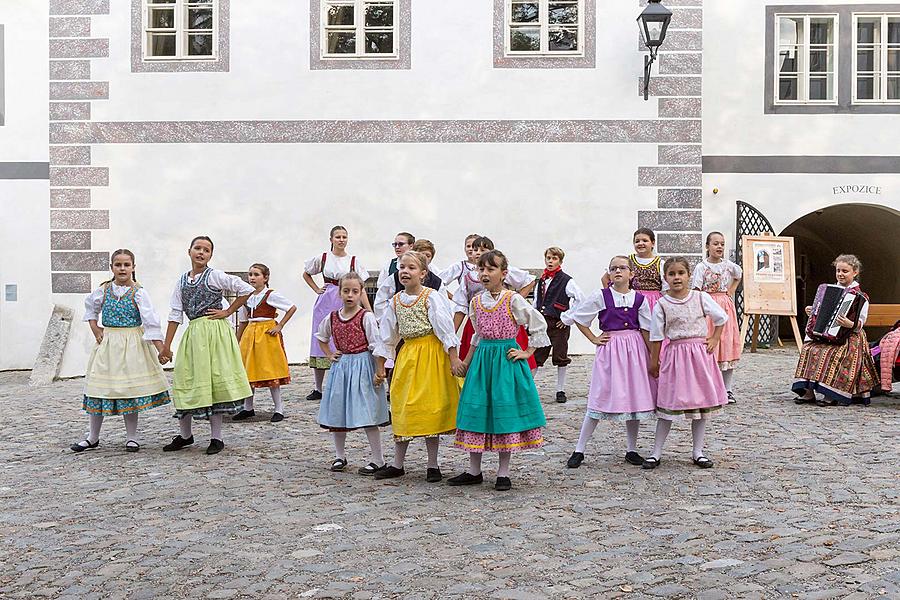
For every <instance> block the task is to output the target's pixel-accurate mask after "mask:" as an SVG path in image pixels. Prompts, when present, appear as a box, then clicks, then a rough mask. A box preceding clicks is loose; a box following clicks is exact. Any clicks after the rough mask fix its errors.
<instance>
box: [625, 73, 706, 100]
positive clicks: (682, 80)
mask: <svg viewBox="0 0 900 600" xmlns="http://www.w3.org/2000/svg"><path fill="white" fill-rule="evenodd" d="M701 82H702V78H700V77H665V76H664V77H651V79H650V95H651V96H700V94H701V88H702V83H701ZM637 91H638V95H639V96H643V95H644V78H643V77H640V78H638V90H637Z"/></svg>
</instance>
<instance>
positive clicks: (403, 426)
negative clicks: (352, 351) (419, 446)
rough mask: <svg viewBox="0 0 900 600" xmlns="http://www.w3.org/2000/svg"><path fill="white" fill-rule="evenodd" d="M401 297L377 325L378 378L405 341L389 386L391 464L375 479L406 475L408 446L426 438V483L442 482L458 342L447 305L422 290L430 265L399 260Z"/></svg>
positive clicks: (411, 258)
mask: <svg viewBox="0 0 900 600" xmlns="http://www.w3.org/2000/svg"><path fill="white" fill-rule="evenodd" d="M399 267H400V282H401V283H402V284H403V291H402V292H399V293H398V294H397V295H396V296H394V298H393V299H392V300H391V303H390V305H389V306H388V309H387V311H385V313H384V318H382V320H381V329H380V331H381V339H382V341H383V342H384V346H383V348H376V350H375V356H376V358H377V361H376V373H377V374H378V377H379V381H383V380H384V378H385V372H384V363H385V360H387V359H390V358H394V354H395V348H396V347H397V343H398V342H399V341H400V340H401V339H403V352H401V353H400V354H399V356H398V357H397V358H396V362H395V364H394V377H393V379H392V381H391V426H392V427H393V430H394V464H393V465H391V466H388V467H386V468H384V469H382V470H380V471H378V472H377V473H375V479H390V478H394V477H400V476H402V475H404V474H405V471H404V469H403V463H404V460H405V459H406V451H407V449H408V448H409V442H410V441H411V440H412V439H413V438H417V437H424V438H425V447H426V449H427V451H428V470H427V473H426V481H428V482H432V483H433V482H436V481H440V480H441V470H440V468H439V467H438V462H437V455H438V445H439V443H440V435H441V434H443V433H453V431H454V430H455V429H456V406H457V404H458V402H459V380H458V379H456V377H454V375H457V376H460V377H461V376H462V375H463V373H464V367H463V364H462V362H461V361H460V360H459V356H458V354H457V348H458V346H459V338H457V337H456V330H455V329H454V328H453V314H452V312H451V308H450V302H449V301H448V300H447V298H446V297H445V296H443V295H442V294H440V293H439V292H435V291H434V290H432V289H431V288H426V287H424V286H423V285H422V282H423V281H424V280H425V273H426V272H427V271H428V265H427V263H426V261H425V257H424V256H422V255H421V254H419V253H418V252H407V253H406V254H404V255H403V256H401V257H400V263H399Z"/></svg>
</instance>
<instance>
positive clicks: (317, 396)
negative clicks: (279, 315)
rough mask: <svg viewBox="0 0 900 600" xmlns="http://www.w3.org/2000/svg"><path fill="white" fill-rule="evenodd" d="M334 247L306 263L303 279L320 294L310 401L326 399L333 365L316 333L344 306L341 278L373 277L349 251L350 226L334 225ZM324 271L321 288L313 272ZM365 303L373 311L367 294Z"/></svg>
mask: <svg viewBox="0 0 900 600" xmlns="http://www.w3.org/2000/svg"><path fill="white" fill-rule="evenodd" d="M329 236H330V238H331V250H329V251H328V252H323V253H322V254H320V255H318V256H314V257H312V258H311V259H309V260H308V261H306V264H305V266H304V269H305V270H304V272H303V280H304V281H305V282H306V284H307V285H308V286H309V287H310V288H311V289H312V291H314V292H315V293H316V294H318V296H319V297H318V298H316V303H315V305H314V306H313V317H312V339H311V341H310V345H309V366H310V368H312V369H313V372H314V373H315V378H316V387H315V389H314V390H313V391H312V392H311V393H310V394H309V395H308V396H307V397H306V399H307V400H321V399H322V382H324V381H325V372H326V371H327V370H328V369H329V368H330V366H331V361H329V360H328V358H327V357H326V356H325V354H323V353H322V348H321V346H319V340H318V339H317V338H316V333H318V331H319V325H321V323H322V320H323V319H325V318H326V317H327V316H328V315H330V314H331V313H332V312H334V311H336V310H338V309H339V308H341V298H340V294H339V292H338V287H337V283H338V280H339V279H340V278H341V277H343V276H344V275H346V274H347V273H351V272H353V273H358V274H359V276H360V277H361V278H362V279H363V281H365V280H366V279H368V278H369V272H368V271H367V270H366V269H365V267H363V266H362V265H361V264H360V263H359V261H358V260H357V258H356V257H355V256H352V255H350V254H347V229H346V228H345V227H342V226H341V225H335V226H334V227H332V228H331V233H330V234H329ZM319 273H321V274H322V277H323V279H324V285H323V286H322V287H319V286H318V285H317V284H316V282H315V280H313V277H312V276H313V275H318V274H319ZM362 305H363V306H364V307H365V308H366V309H367V310H371V309H372V307H371V306H369V298H368V296H366V295H365V294H363V297H362Z"/></svg>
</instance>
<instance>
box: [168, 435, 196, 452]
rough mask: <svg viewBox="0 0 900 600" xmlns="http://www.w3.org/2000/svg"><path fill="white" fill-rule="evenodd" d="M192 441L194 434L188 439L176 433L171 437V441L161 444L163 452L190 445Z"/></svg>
mask: <svg viewBox="0 0 900 600" xmlns="http://www.w3.org/2000/svg"><path fill="white" fill-rule="evenodd" d="M193 443H194V436H191V437H189V438H188V439H184V438H183V437H181V436H180V435H176V436H175V437H173V438H172V441H171V442H170V443H168V444H166V445H165V446H163V452H174V451H175V450H181V449H182V448H184V447H185V446H190V445H191V444H193Z"/></svg>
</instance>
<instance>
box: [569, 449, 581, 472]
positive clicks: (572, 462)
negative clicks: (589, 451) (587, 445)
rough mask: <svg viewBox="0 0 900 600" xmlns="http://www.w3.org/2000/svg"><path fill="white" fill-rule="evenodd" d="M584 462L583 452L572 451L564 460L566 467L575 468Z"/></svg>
mask: <svg viewBox="0 0 900 600" xmlns="http://www.w3.org/2000/svg"><path fill="white" fill-rule="evenodd" d="M583 462H584V452H573V453H572V456H570V457H569V460H567V461H566V467H567V468H569V469H577V468H578V467H580V466H581V463H583Z"/></svg>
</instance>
